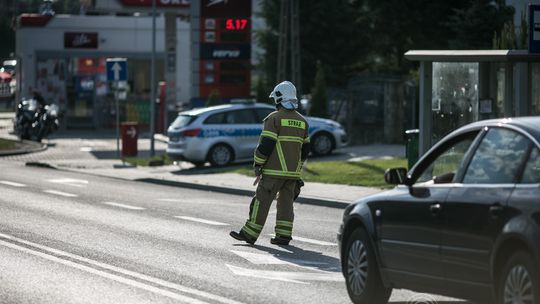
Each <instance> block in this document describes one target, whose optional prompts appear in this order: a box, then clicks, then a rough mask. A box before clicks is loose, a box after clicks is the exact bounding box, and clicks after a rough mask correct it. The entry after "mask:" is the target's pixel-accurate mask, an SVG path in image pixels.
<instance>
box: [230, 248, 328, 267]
mask: <svg viewBox="0 0 540 304" xmlns="http://www.w3.org/2000/svg"><path fill="white" fill-rule="evenodd" d="M230 251H231V252H232V253H234V254H236V255H238V256H241V257H242V258H244V259H246V260H248V261H249V262H250V263H252V264H255V265H292V266H298V267H304V268H306V266H307V268H310V267H309V266H313V265H326V264H328V263H321V262H315V261H308V260H299V259H291V258H286V257H281V256H279V257H278V256H275V255H273V254H270V253H252V252H247V251H238V250H230Z"/></svg>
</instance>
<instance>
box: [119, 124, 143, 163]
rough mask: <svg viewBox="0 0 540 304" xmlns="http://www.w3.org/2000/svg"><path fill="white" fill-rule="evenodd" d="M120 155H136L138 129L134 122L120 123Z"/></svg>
mask: <svg viewBox="0 0 540 304" xmlns="http://www.w3.org/2000/svg"><path fill="white" fill-rule="evenodd" d="M121 126H122V157H126V156H137V140H138V138H139V130H138V127H137V123H136V122H123V123H122V125H121Z"/></svg>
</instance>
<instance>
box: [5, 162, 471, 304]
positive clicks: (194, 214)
mask: <svg viewBox="0 0 540 304" xmlns="http://www.w3.org/2000/svg"><path fill="white" fill-rule="evenodd" d="M0 172H1V173H0V223H1V225H0V256H1V257H2V258H1V259H0V302H1V303H55V304H56V303H227V304H236V303H349V302H350V301H349V298H348V296H347V292H346V289H345V285H344V281H343V277H342V275H341V272H340V266H339V257H338V252H337V244H336V239H335V236H336V232H337V229H338V227H339V223H340V220H341V216H342V210H340V209H333V208H325V207H318V206H309V205H297V206H296V207H295V214H296V222H295V230H294V235H295V240H293V242H291V246H288V247H279V246H275V245H271V244H270V243H269V240H270V236H271V234H272V229H273V225H272V222H273V220H274V218H275V210H274V211H272V212H271V214H270V216H269V219H268V222H267V225H266V227H265V229H264V230H263V233H262V235H261V237H260V239H259V241H258V242H257V244H256V245H255V246H250V245H246V244H241V243H238V242H237V241H235V240H233V239H232V238H230V237H229V236H228V233H229V231H230V230H232V229H238V228H239V227H241V225H243V223H244V221H245V219H246V217H247V212H248V209H249V207H248V204H249V200H250V199H249V198H248V197H242V196H234V195H226V194H220V193H212V192H206V191H196V190H189V189H182V188H175V187H168V186H159V185H152V184H145V183H142V182H129V181H123V180H119V179H110V178H103V177H97V176H91V175H83V174H78V173H72V172H66V171H60V170H51V169H44V168H34V167H25V166H23V165H21V164H20V163H17V162H8V161H2V160H0ZM420 296H421V295H418V294H413V293H411V292H408V291H395V292H394V294H393V296H392V299H391V303H408V301H409V300H410V299H411V298H413V297H420ZM434 298H435V299H437V300H438V301H439V302H438V303H445V304H448V303H464V302H458V301H448V300H447V299H444V298H441V297H434ZM412 303H414V302H412ZM418 303H426V302H420V301H418ZM430 303H431V302H430Z"/></svg>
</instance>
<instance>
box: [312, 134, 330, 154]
mask: <svg viewBox="0 0 540 304" xmlns="http://www.w3.org/2000/svg"><path fill="white" fill-rule="evenodd" d="M332 146H333V142H332V137H331V135H330V134H327V133H321V134H318V135H315V137H314V138H313V139H312V140H311V151H312V152H313V154H315V155H328V154H330V153H331V152H332Z"/></svg>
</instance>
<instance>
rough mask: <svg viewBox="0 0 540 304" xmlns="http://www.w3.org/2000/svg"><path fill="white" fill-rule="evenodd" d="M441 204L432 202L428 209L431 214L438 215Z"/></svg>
mask: <svg viewBox="0 0 540 304" xmlns="http://www.w3.org/2000/svg"><path fill="white" fill-rule="evenodd" d="M441 209H442V206H441V204H439V203H436V204H432V205H431V206H429V210H430V211H431V214H432V215H439V214H440V213H441Z"/></svg>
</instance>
